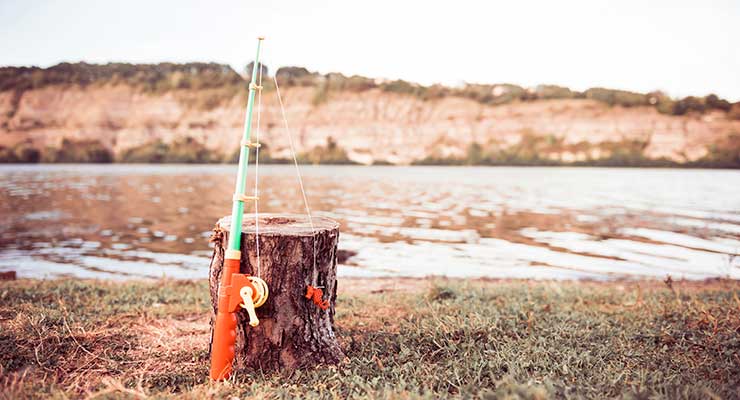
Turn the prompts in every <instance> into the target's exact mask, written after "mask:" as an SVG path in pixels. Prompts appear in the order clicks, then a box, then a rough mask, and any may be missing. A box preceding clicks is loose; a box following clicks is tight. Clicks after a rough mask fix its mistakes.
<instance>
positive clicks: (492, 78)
mask: <svg viewBox="0 0 740 400" xmlns="http://www.w3.org/2000/svg"><path fill="white" fill-rule="evenodd" d="M260 35H262V36H265V37H266V41H265V44H264V53H263V60H264V61H265V63H266V64H267V66H268V67H269V68H270V69H271V71H274V70H275V69H276V67H280V66H287V65H297V66H304V67H306V68H308V69H309V70H312V71H319V72H322V73H326V72H341V73H344V74H345V75H353V74H358V75H363V76H368V77H373V78H387V79H399V78H400V79H405V80H409V81H413V82H419V83H422V84H431V83H443V84H448V85H456V84H461V83H463V82H474V83H514V84H518V85H522V86H526V87H533V86H536V85H538V84H542V83H546V84H557V85H563V86H568V87H570V88H572V89H576V90H585V89H587V88H589V87H594V86H602V87H609V88H617V89H625V90H633V91H639V92H648V91H652V90H663V91H665V92H667V93H668V94H670V95H672V96H676V97H683V96H687V95H706V94H708V93H716V94H718V95H719V96H721V97H724V98H727V99H728V100H730V101H740V50H738V49H740V40H738V38H740V1H738V0H724V1H723V0H717V1H713V0H706V1H698V0H697V1H683V0H673V1H663V0H640V1H634V0H615V1H602V0H584V1H568V0H563V1H551V0H537V1H536V0H517V1H512V0H510V1H499V0H481V1H468V0H455V1H445V2H441V1H432V0H426V1H416V0H406V1H403V0H396V1H386V0H374V1H364V2H360V1H352V0H336V1H334V0H310V1H307V0H300V1H288V0H284V1H279V2H273V1H253V0H242V1H234V0H217V1H190V0H179V1H167V0H148V1H140V0H129V1H114V0H109V1H100V0H98V1H75V0H67V1H44V0H37V1H34V0H0V65H17V66H20V65H26V66H30V65H36V66H41V67H48V66H51V65H54V64H56V63H59V62H63V61H67V62H77V61H86V62H94V63H105V62H113V61H114V62H132V63H153V62H162V61H171V62H188V61H212V62H218V63H226V64H230V65H231V66H232V67H234V68H235V69H237V70H240V71H241V70H243V68H244V66H245V65H246V64H247V63H248V62H249V61H250V60H252V59H253V57H254V49H255V45H256V37H257V36H260Z"/></svg>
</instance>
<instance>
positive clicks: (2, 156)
mask: <svg viewBox="0 0 740 400" xmlns="http://www.w3.org/2000/svg"><path fill="white" fill-rule="evenodd" d="M17 162H18V158H17V157H16V156H15V152H14V151H13V149H11V148H9V147H5V146H0V163H17Z"/></svg>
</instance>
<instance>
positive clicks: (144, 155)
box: [118, 137, 222, 164]
mask: <svg viewBox="0 0 740 400" xmlns="http://www.w3.org/2000/svg"><path fill="white" fill-rule="evenodd" d="M221 159H222V157H219V156H218V155H216V154H213V153H212V152H211V151H210V150H208V149H207V148H206V147H205V146H204V145H203V144H201V143H199V142H197V141H196V140H195V139H193V138H191V137H187V138H185V139H181V140H177V141H175V142H172V143H170V144H166V143H164V142H162V141H161V140H156V141H154V142H152V143H147V144H144V145H141V146H137V147H133V148H130V149H127V150H125V151H123V152H122V153H121V154H120V155H119V157H118V161H119V162H124V163H183V164H194V163H211V162H219V161H220V160H221Z"/></svg>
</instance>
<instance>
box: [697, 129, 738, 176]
mask: <svg viewBox="0 0 740 400" xmlns="http://www.w3.org/2000/svg"><path fill="white" fill-rule="evenodd" d="M694 164H695V166H698V167H707V168H740V133H737V132H733V133H730V134H728V135H727V136H725V137H724V138H723V139H722V140H720V141H718V142H717V143H715V144H712V145H710V146H708V147H707V154H706V155H705V156H704V157H702V158H701V159H699V160H697V161H695V162H694Z"/></svg>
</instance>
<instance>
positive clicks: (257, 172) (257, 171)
mask: <svg viewBox="0 0 740 400" xmlns="http://www.w3.org/2000/svg"><path fill="white" fill-rule="evenodd" d="M262 53H263V54H264V50H262ZM263 58H264V57H263ZM255 64H257V63H255ZM258 67H259V79H258V82H259V83H258V84H257V85H259V86H260V87H262V64H261V63H260V64H259V65H254V67H253V68H258ZM261 113H262V90H260V91H259V92H258V93H257V129H256V130H255V132H254V134H255V135H254V136H255V139H256V140H255V141H256V143H257V144H258V146H257V147H256V148H255V150H254V197H256V198H259V181H260V147H261V142H260V115H261ZM259 203H260V202H259V201H255V202H254V241H255V244H256V247H257V277H258V278H261V277H262V274H261V265H260V221H259Z"/></svg>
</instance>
